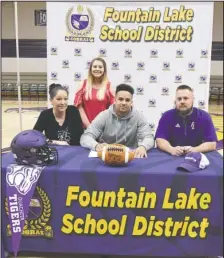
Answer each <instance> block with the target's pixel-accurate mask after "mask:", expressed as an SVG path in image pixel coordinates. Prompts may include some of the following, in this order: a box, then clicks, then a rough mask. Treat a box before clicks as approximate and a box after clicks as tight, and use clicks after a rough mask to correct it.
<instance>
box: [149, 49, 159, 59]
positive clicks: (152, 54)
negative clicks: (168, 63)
mask: <svg viewBox="0 0 224 258" xmlns="http://www.w3.org/2000/svg"><path fill="white" fill-rule="evenodd" d="M150 57H151V58H157V57H158V50H157V49H152V50H151V51H150Z"/></svg>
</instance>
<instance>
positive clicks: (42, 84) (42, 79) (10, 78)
mask: <svg viewBox="0 0 224 258" xmlns="http://www.w3.org/2000/svg"><path fill="white" fill-rule="evenodd" d="M16 80H17V75H16V73H2V87H1V96H2V100H17V99H18V87H17V85H16ZM20 82H21V83H20V86H21V99H22V101H23V100H25V101H46V100H47V74H46V73H21V74H20ZM209 100H216V102H217V104H218V105H219V104H220V103H221V101H223V76H220V75H212V76H211V77H210V90H209Z"/></svg>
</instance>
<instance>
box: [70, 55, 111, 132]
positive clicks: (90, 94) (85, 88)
mask: <svg viewBox="0 0 224 258" xmlns="http://www.w3.org/2000/svg"><path fill="white" fill-rule="evenodd" d="M113 103H114V93H113V91H112V88H111V83H110V82H109V80H108V78H107V65H106V62H105V61H104V60H103V59H102V58H100V57H98V58H94V59H93V60H92V62H91V64H90V67H89V73H88V78H87V80H84V81H83V82H81V84H80V87H79V89H78V91H77V92H76V94H75V100H74V105H75V106H76V107H77V108H78V109H79V112H80V115H81V118H82V122H83V126H84V128H87V127H88V126H89V125H90V124H91V122H92V121H93V119H94V118H95V117H96V116H97V115H98V114H99V113H100V112H101V111H104V110H106V109H108V108H109V106H110V105H111V104H113Z"/></svg>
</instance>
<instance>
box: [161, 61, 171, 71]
mask: <svg viewBox="0 0 224 258" xmlns="http://www.w3.org/2000/svg"><path fill="white" fill-rule="evenodd" d="M169 70H170V63H169V62H164V63H163V71H169Z"/></svg>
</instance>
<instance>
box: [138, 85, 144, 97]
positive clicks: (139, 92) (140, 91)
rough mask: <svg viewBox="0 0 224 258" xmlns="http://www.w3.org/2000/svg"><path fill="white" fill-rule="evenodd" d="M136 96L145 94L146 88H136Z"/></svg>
mask: <svg viewBox="0 0 224 258" xmlns="http://www.w3.org/2000/svg"><path fill="white" fill-rule="evenodd" d="M136 94H137V95H143V94H144V88H143V87H142V86H137V87H136Z"/></svg>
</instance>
